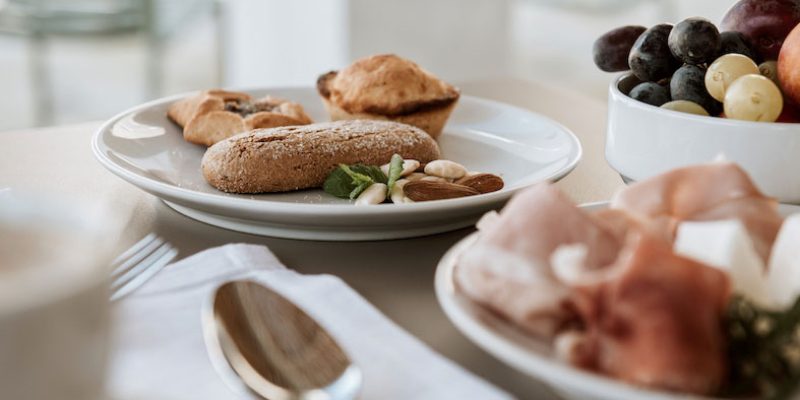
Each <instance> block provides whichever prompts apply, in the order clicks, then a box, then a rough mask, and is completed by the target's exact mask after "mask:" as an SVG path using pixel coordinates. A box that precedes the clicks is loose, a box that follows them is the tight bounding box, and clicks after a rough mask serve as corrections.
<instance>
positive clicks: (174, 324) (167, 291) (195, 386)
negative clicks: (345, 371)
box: [108, 244, 510, 400]
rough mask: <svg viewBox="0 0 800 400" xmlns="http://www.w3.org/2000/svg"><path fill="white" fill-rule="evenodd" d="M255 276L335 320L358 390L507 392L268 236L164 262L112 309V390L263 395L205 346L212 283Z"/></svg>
mask: <svg viewBox="0 0 800 400" xmlns="http://www.w3.org/2000/svg"><path fill="white" fill-rule="evenodd" d="M243 278H246V279H253V280H256V281H258V282H260V283H262V284H264V285H266V286H268V287H270V288H272V289H273V290H275V291H277V292H279V293H281V294H282V295H283V296H285V297H286V298H288V299H290V300H292V301H293V302H294V303H295V304H297V305H298V306H299V307H301V308H302V309H303V310H305V311H306V312H307V313H308V314H309V315H311V316H312V317H313V318H315V319H316V320H317V321H318V322H319V323H320V324H321V325H322V326H324V327H325V328H326V329H328V330H329V332H330V333H331V335H333V336H334V337H335V338H336V339H337V340H338V341H339V343H340V344H341V345H342V347H343V348H344V349H345V350H346V351H347V353H348V354H349V355H350V357H351V358H352V359H353V362H354V363H355V364H356V365H358V366H359V367H360V368H361V370H362V373H363V378H364V379H363V380H364V385H363V389H362V392H361V396H360V398H361V399H367V400H369V399H381V400H384V399H387V400H390V399H403V400H406V399H437V400H438V399H487V400H489V399H508V398H510V396H509V395H508V394H506V393H504V392H502V391H501V390H499V389H497V388H495V387H493V386H491V385H490V384H488V383H486V382H484V381H482V380H481V379H479V378H477V377H475V376H474V375H472V374H470V373H469V372H467V371H465V370H464V369H462V368H461V367H459V366H458V365H456V364H454V363H453V362H451V361H449V360H447V359H446V358H444V357H442V356H441V355H439V354H437V353H435V352H433V351H432V350H431V349H429V348H428V347H427V346H426V345H424V344H423V343H422V342H420V341H419V340H417V339H416V338H414V337H413V336H411V335H410V334H408V333H407V332H405V331H404V330H403V329H402V328H400V327H398V326H397V325H395V324H394V323H393V322H392V321H390V320H389V319H388V318H386V317H385V316H384V315H383V314H381V313H380V312H379V311H378V310H377V309H375V308H374V307H373V306H372V305H371V304H369V303H368V302H367V301H366V300H364V299H363V298H362V297H361V296H360V295H358V294H357V293H356V292H355V291H353V290H352V289H351V288H350V287H349V286H347V285H346V284H345V283H344V282H342V281H341V280H340V279H338V278H337V277H334V276H331V275H301V274H298V273H296V272H294V271H292V270H289V269H287V268H286V267H284V266H283V265H282V264H281V263H280V261H278V259H277V258H276V257H275V256H274V255H273V254H272V253H271V252H270V251H269V250H268V249H267V248H266V247H263V246H255V245H245V244H232V245H226V246H222V247H218V248H214V249H210V250H206V251H204V252H202V253H198V254H196V255H194V256H192V257H189V258H187V259H185V260H182V261H180V262H178V263H175V264H173V265H171V266H169V267H167V268H166V269H165V270H164V271H162V272H161V273H160V274H159V275H157V276H156V277H155V278H153V279H152V280H151V281H150V282H148V283H147V284H146V285H145V286H143V287H142V288H140V289H139V290H138V291H137V292H136V293H134V294H133V295H131V296H129V297H127V298H125V299H124V300H122V301H121V302H120V303H119V304H118V306H117V307H116V309H115V317H114V318H115V321H114V322H115V325H114V346H115V348H114V353H113V357H112V362H111V369H110V371H109V384H108V389H109V392H110V395H111V397H112V398H114V399H167V400H182V399H186V400H189V399H191V400H206V399H209V400H211V399H214V400H224V399H256V397H255V396H253V395H250V394H245V393H237V392H235V391H233V390H231V389H229V388H228V386H226V385H225V383H224V381H223V380H222V378H220V377H219V376H218V375H217V373H216V371H215V370H214V367H213V366H212V364H211V361H210V360H209V358H208V355H207V353H206V348H205V343H204V341H203V332H202V325H201V309H202V307H203V304H204V302H206V301H208V298H209V296H210V295H211V293H212V291H213V290H214V289H215V288H216V287H217V286H219V285H220V284H221V283H223V282H225V281H228V280H233V279H243Z"/></svg>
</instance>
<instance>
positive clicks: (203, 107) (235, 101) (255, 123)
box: [167, 90, 312, 146]
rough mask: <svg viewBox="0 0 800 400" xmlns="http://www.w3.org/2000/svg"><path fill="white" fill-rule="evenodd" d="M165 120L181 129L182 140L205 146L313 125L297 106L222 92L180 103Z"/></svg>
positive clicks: (210, 92)
mask: <svg viewBox="0 0 800 400" xmlns="http://www.w3.org/2000/svg"><path fill="white" fill-rule="evenodd" d="M167 116H169V118H170V119H171V120H173V121H175V123H177V124H178V125H180V126H181V127H182V128H183V138H184V139H186V140H187V141H189V142H192V143H196V144H201V145H205V146H211V145H213V144H214V143H217V142H219V141H220V140H223V139H226V138H229V137H231V136H233V135H235V134H237V133H241V132H246V131H251V130H253V129H261V128H275V127H278V126H289V125H307V124H310V123H311V122H312V121H311V118H309V117H308V115H306V113H305V111H304V110H303V107H302V106H301V105H300V104H297V103H293V102H290V101H286V100H281V99H277V98H273V97H270V96H267V97H264V98H262V99H258V100H253V98H252V97H251V96H250V95H248V94H247V93H240V92H228V91H224V90H207V91H204V92H201V93H200V94H198V95H196V96H192V97H189V98H186V99H183V100H179V101H177V102H175V103H173V104H172V105H170V107H169V110H168V111H167Z"/></svg>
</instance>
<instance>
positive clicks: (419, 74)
mask: <svg viewBox="0 0 800 400" xmlns="http://www.w3.org/2000/svg"><path fill="white" fill-rule="evenodd" d="M317 90H318V91H319V94H320V96H321V97H322V101H323V102H324V103H325V108H326V109H327V110H328V113H329V114H330V116H331V119H332V120H334V121H336V120H342V119H386V120H391V121H396V122H402V123H405V124H409V125H414V126H416V127H418V128H420V129H422V130H424V131H425V132H427V133H428V134H429V135H431V136H432V137H433V138H436V137H438V136H439V134H441V133H442V128H444V124H445V123H446V122H447V118H448V117H449V116H450V113H451V112H452V111H453V108H455V106H456V103H457V102H458V97H459V95H460V94H459V90H458V89H457V88H456V87H454V86H453V85H450V84H448V83H446V82H444V81H442V80H440V79H439V78H437V77H435V76H434V75H432V74H431V73H430V72H428V71H425V70H424V69H422V68H420V67H419V65H417V64H416V63H414V62H412V61H409V60H406V59H404V58H401V57H398V56H396V55H394V54H380V55H374V56H370V57H366V58H362V59H359V60H356V61H355V62H354V63H353V64H351V65H350V66H349V67H347V68H345V69H343V70H341V71H331V72H328V73H327V74H324V75H321V76H320V77H319V79H317Z"/></svg>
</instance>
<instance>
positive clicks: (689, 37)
mask: <svg viewBox="0 0 800 400" xmlns="http://www.w3.org/2000/svg"><path fill="white" fill-rule="evenodd" d="M720 44H721V40H720V35H719V30H717V27H716V26H714V24H713V23H711V21H709V20H707V19H705V18H700V17H693V18H686V19H685V20H683V21H681V22H678V24H677V25H675V28H673V29H672V32H670V34H669V49H670V50H671V51H672V54H673V55H674V56H675V57H677V58H678V59H680V60H681V61H683V62H685V63H687V64H694V65H699V64H706V63H710V62H713V61H714V59H715V57H716V56H717V54H719V48H720Z"/></svg>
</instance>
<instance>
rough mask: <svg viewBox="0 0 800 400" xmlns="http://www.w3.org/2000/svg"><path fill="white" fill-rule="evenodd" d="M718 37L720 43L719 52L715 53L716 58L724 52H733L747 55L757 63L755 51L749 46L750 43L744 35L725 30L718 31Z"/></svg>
mask: <svg viewBox="0 0 800 400" xmlns="http://www.w3.org/2000/svg"><path fill="white" fill-rule="evenodd" d="M719 37H720V43H721V45H720V48H719V54H717V58H719V57H721V56H724V55H725V54H731V53H735V54H741V55H743V56H747V57H748V58H750V59H751V60H753V61H755V62H756V63H758V60H756V53H755V52H754V51H753V49H752V48H750V43H748V41H747V38H745V37H744V34H742V33H741V32H734V31H727V32H722V33H720V34H719Z"/></svg>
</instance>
